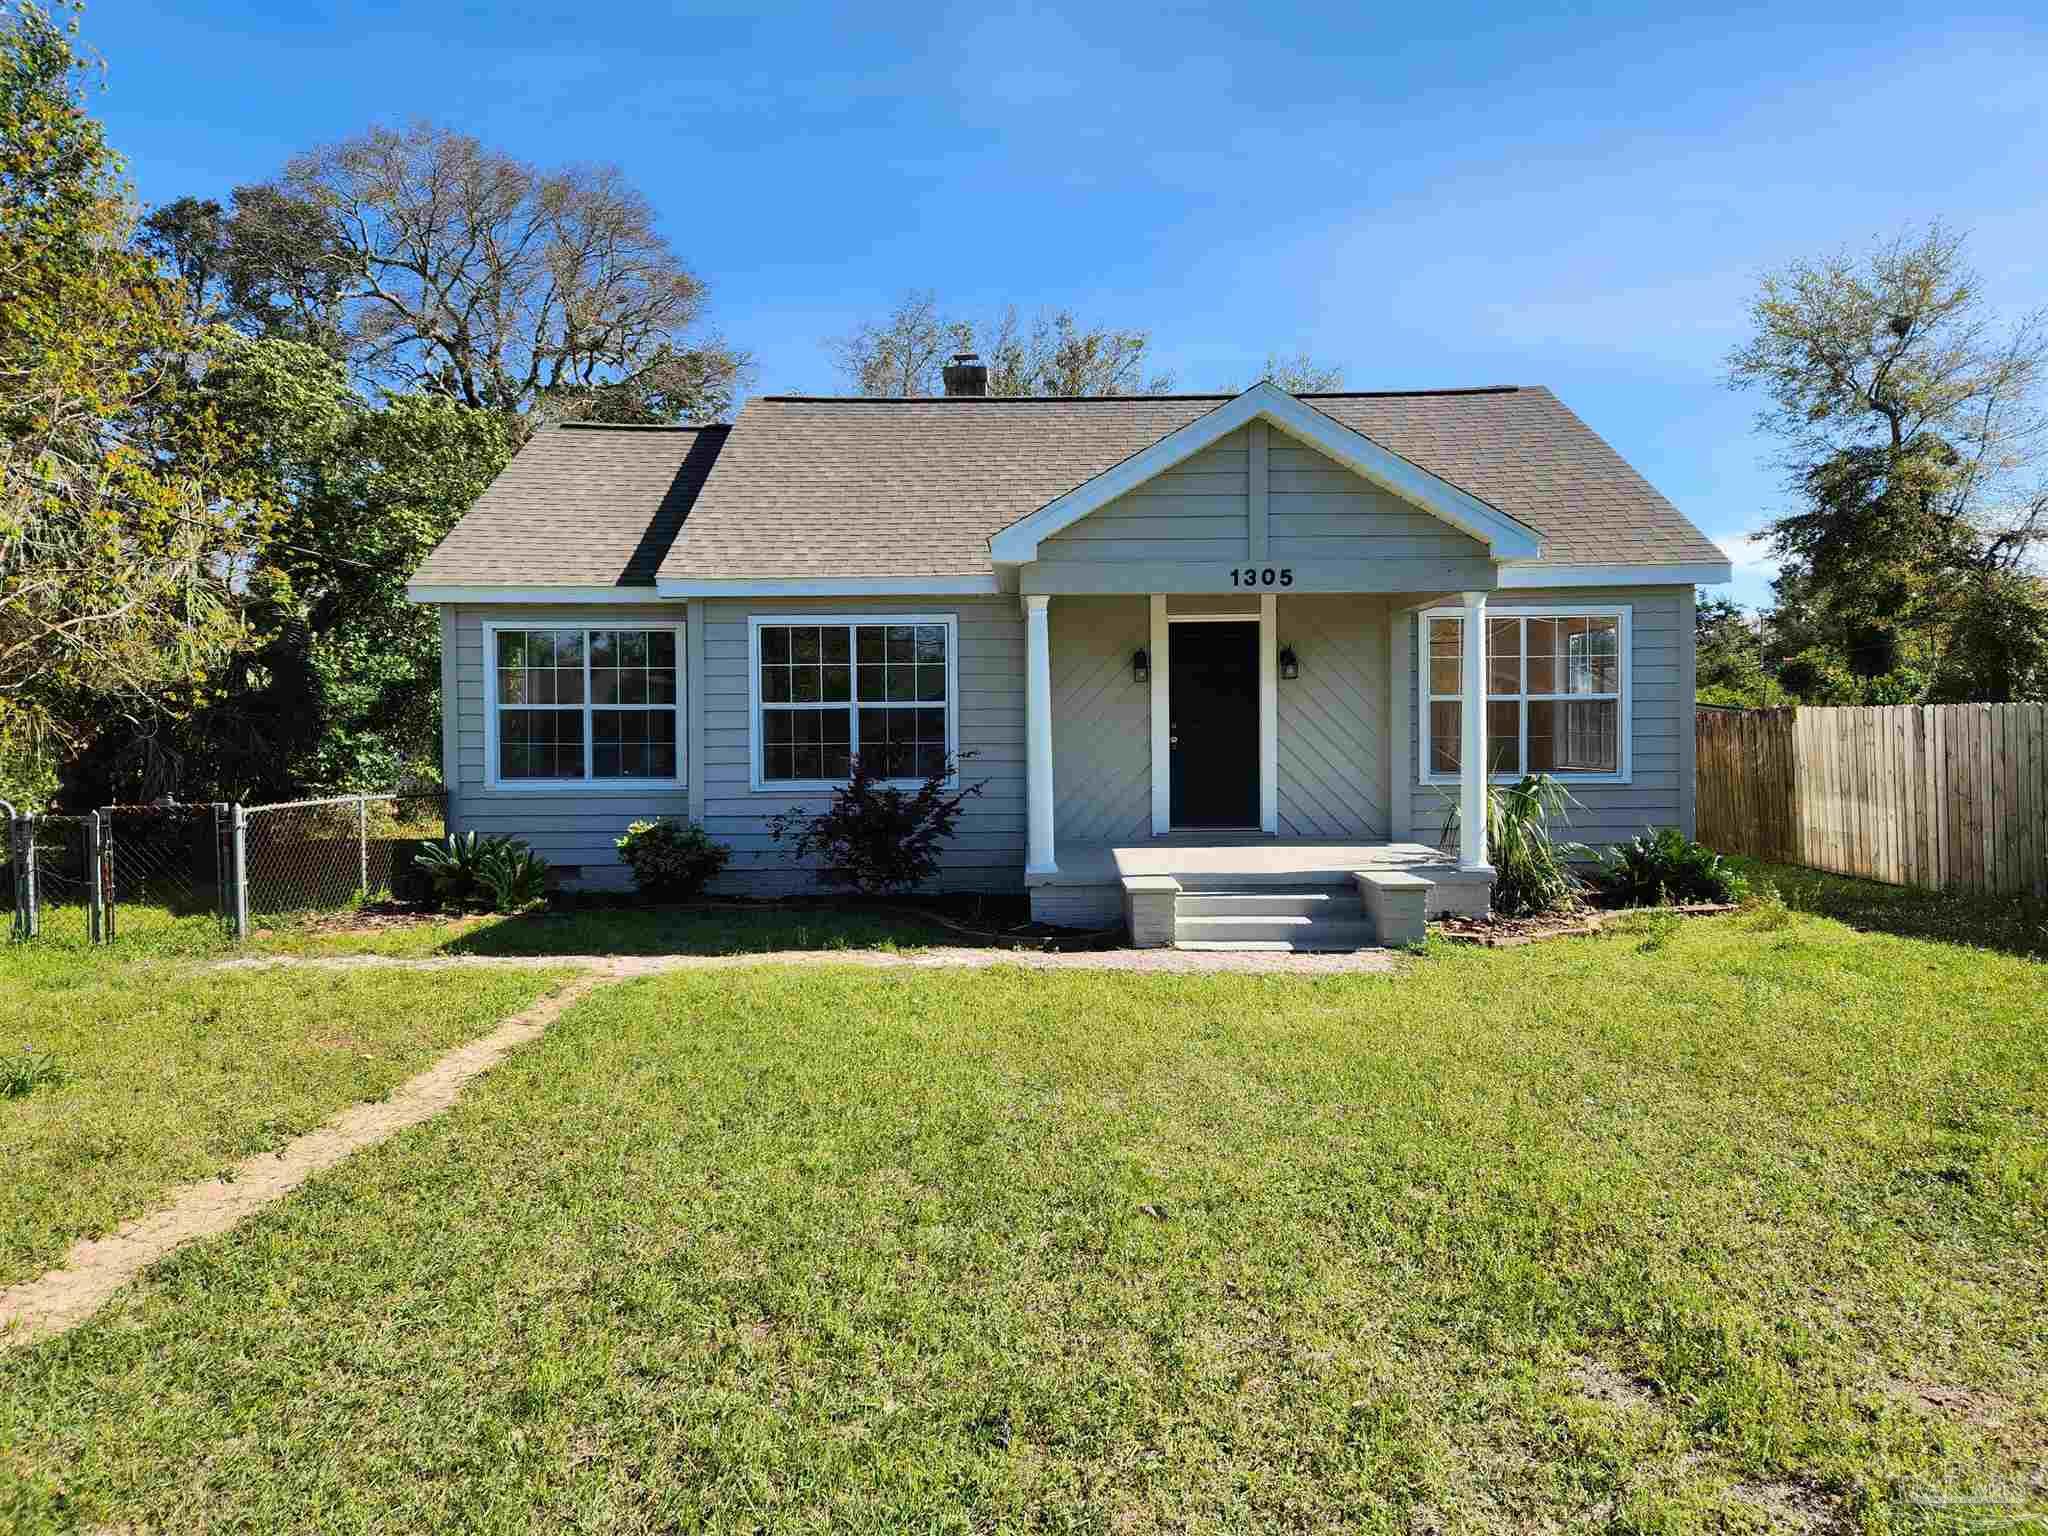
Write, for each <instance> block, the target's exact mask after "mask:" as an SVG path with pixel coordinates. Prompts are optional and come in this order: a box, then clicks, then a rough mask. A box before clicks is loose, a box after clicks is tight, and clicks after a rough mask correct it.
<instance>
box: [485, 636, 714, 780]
mask: <svg viewBox="0 0 2048 1536" xmlns="http://www.w3.org/2000/svg"><path fill="white" fill-rule="evenodd" d="M680 640H681V636H680V632H679V630H678V628H677V626H675V625H630V626H627V625H607V626H603V627H599V626H597V625H562V624H519V625H512V624H493V625H488V626H486V629H485V635H484V641H485V655H486V657H487V660H488V666H487V672H488V676H487V678H486V680H485V681H486V686H487V688H488V690H489V695H490V704H489V709H490V717H489V729H488V732H487V735H488V749H489V752H490V773H489V783H490V785H491V787H493V788H512V789H520V788H538V787H552V786H559V785H569V784H590V785H602V786H608V787H622V786H634V785H663V786H667V785H673V784H676V783H678V782H680V781H681V779H682V777H683V773H682V769H683V760H682V751H681V742H682V739H683V731H682V698H683V689H682V672H681V669H680V667H679V665H678V651H679V646H680Z"/></svg>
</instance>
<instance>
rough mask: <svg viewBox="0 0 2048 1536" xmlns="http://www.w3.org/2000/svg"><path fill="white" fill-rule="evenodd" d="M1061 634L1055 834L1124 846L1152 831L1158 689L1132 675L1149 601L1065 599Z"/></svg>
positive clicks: (1058, 838) (1053, 619)
mask: <svg viewBox="0 0 2048 1536" xmlns="http://www.w3.org/2000/svg"><path fill="white" fill-rule="evenodd" d="M1047 617H1048V628H1049V630H1050V632H1051V640H1052V719H1053V730H1052V754H1053V756H1052V762H1053V769H1052V776H1053V805H1054V814H1053V838H1054V847H1055V849H1056V850H1057V848H1058V847H1059V846H1060V845H1062V844H1066V843H1070V842H1081V843H1105V842H1123V841H1128V840H1130V839H1132V838H1142V837H1149V836H1151V834H1152V736H1151V729H1150V721H1151V716H1152V710H1151V703H1152V690H1151V689H1150V688H1149V687H1147V686H1144V685H1142V684H1139V683H1137V682H1134V681H1133V680H1132V677H1131V656H1132V653H1133V652H1135V651H1138V650H1141V649H1143V648H1145V647H1146V646H1147V645H1149V644H1150V636H1151V626H1152V609H1151V604H1150V602H1149V601H1148V600H1147V599H1145V598H1142V597H1059V598H1054V599H1053V602H1052V606H1051V608H1050V609H1049V610H1048V614H1047Z"/></svg>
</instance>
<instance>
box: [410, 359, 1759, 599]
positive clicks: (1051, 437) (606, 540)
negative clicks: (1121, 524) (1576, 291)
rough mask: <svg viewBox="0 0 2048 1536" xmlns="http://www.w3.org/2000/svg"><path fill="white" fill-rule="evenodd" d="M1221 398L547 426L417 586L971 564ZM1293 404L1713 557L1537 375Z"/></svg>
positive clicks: (1558, 557)
mask: <svg viewBox="0 0 2048 1536" xmlns="http://www.w3.org/2000/svg"><path fill="white" fill-rule="evenodd" d="M1228 398H1230V397H1228V396H1214V395H1202V396H1189V395H1181V396H1136V397H1115V398H1107V399H1086V400H1073V399H1033V400H1016V399H933V400H863V399H816V398H808V397H788V396H766V397H761V398H757V399H755V400H753V401H750V402H749V403H748V405H747V406H746V408H745V409H744V410H743V411H742V412H741V413H740V418H739V420H738V422H737V423H735V424H734V425H733V427H732V428H731V429H730V431H725V430H724V429H719V428H699V429H692V430H687V431H675V432H666V433H665V432H661V431H646V430H632V429H609V430H607V429H599V428H590V427H571V428H555V429H550V430H548V431H544V432H542V433H540V434H539V435H537V436H536V437H535V438H534V440H533V442H532V443H530V444H528V445H527V447H526V448H525V449H524V450H523V451H522V452H521V453H520V454H519V456H518V457H517V458H516V459H514V460H513V462H512V464H511V466H510V467H509V468H507V469H506V471H505V473H504V474H503V475H502V476H500V477H499V479H498V481H497V482H496V483H495V484H494V485H492V487H491V488H490V490H489V491H487V492H485V494H484V496H483V497H482V498H481V499H480V500H479V501H478V503H477V505H476V508H475V509H474V510H473V511H472V512H471V513H470V514H469V516H468V517H466V518H465V519H464V520H463V521H462V523H461V524H460V525H459V526H458V527H457V528H456V529H455V531H454V532H453V533H452V534H450V535H449V537H448V539H447V540H446V541H445V542H444V543H443V544H442V545H441V547H440V548H439V549H437V550H436V551H435V552H434V554H433V555H432V556H431V557H430V558H429V560H428V561H427V564H426V565H425V566H424V567H422V569H421V571H420V573H419V575H418V576H417V577H416V578H415V579H416V580H418V581H421V582H423V583H438V582H446V583H457V582H476V581H485V580H488V581H493V582H505V583H564V582H576V583H584V582H592V581H603V582H614V581H616V582H620V583H631V582H644V581H651V580H652V579H653V576H654V573H655V570H656V568H657V567H658V569H659V571H660V574H661V575H662V576H664V577H667V578H671V579H691V578H696V579H705V580H734V579H741V578H747V577H756V578H764V579H774V578H785V577H832V576H844V577H873V576H985V575H988V574H989V573H990V572H991V570H992V569H993V567H992V565H991V563H990V560H989V553H988V541H989V538H990V536H991V535H992V534H994V533H995V532H996V531H997V530H999V529H1001V528H1003V527H1005V526H1007V525H1008V524H1010V523H1013V522H1015V521H1016V520H1017V519H1018V518H1020V517H1023V516H1025V515H1027V514H1029V513H1031V512H1035V511H1036V510H1038V508H1040V507H1042V506H1044V505H1045V504H1046V503H1047V502H1049V501H1052V500H1054V499H1055V498H1057V497H1059V496H1062V495H1064V494H1066V493H1067V492H1068V491H1071V490H1073V489H1074V488H1075V487H1076V486H1078V485H1081V484H1083V483H1084V482H1086V481H1088V480H1091V479H1093V478H1094V477H1095V476H1097V475H1099V474H1101V473H1102V472H1103V471H1104V470H1106V469H1109V468H1110V467H1111V466H1113V465H1115V464H1117V463H1118V462H1120V461H1121V460H1123V459H1126V458H1128V457H1129V456H1130V455H1132V454H1134V453H1137V452H1139V451H1140V450H1142V449H1144V448H1147V447H1149V446H1150V445H1151V444H1153V443H1155V442H1157V441H1158V440H1159V439H1160V438H1162V437H1164V436H1166V434H1167V433H1169V432H1172V431H1174V430H1176V429H1177V428H1179V427H1182V426H1185V425H1187V423H1189V422H1191V421H1193V420H1195V419H1196V418H1198V417H1200V416H1203V415H1205V414H1207V413H1208V412H1209V411H1212V410H1214V409H1215V408H1216V407H1217V406H1219V405H1221V404H1222V403H1223V402H1224V401H1225V400H1226V399H1228ZM1301 398H1302V399H1303V401H1304V402H1305V403H1307V404H1308V405H1311V406H1313V407H1314V408H1315V409H1317V410H1319V411H1322V412H1324V413H1325V414H1327V415H1329V416H1330V417H1332V418H1334V419H1335V420H1337V421H1339V422H1341V423H1342V424H1344V425H1345V426H1347V427H1351V428H1354V429H1355V430H1357V431H1359V432H1362V433H1364V434H1365V435H1366V436H1368V437H1370V438H1372V439H1374V440H1375V441H1376V442H1378V443H1380V444H1381V445H1382V446H1383V447H1386V448H1389V449H1391V450H1393V451H1394V452H1395V453H1398V454H1400V455H1402V456H1403V457H1404V458H1407V459H1409V460H1411V461H1413V462H1414V463H1416V464H1419V465H1421V466H1422V467H1423V468H1425V469H1427V470H1429V471H1431V472H1432V473H1434V474H1436V475H1437V476H1439V477H1440V478H1442V479H1444V480H1448V481H1450V482H1451V483H1452V484H1454V485H1456V486H1458V487H1460V488H1461V489H1463V490H1465V491H1467V492H1469V493H1470V494H1472V495H1474V496H1477V497H1478V498H1479V499H1480V500H1482V501H1485V502H1487V503H1489V504H1491V505H1492V506H1494V507H1496V508H1497V509H1499V510H1500V511H1503V512H1505V513H1507V514H1508V515H1510V516H1511V517H1514V518H1516V519H1518V520H1520V521H1521V522H1524V523H1526V524H1528V525H1529V526H1530V527H1532V528H1534V529H1536V530H1537V531H1538V532H1539V533H1541V534H1542V535H1543V539H1544V553H1545V557H1546V558H1547V559H1549V560H1553V561H1559V562H1572V563H1602V564H1606V563H1614V564H1650V563H1663V562H1671V561H1706V560H1716V561H1718V560H1721V559H1724V558H1725V556H1724V555H1723V554H1722V553H1721V551H1720V550H1719V549H1717V548H1716V547H1715V546H1714V545H1713V544H1712V543H1711V542H1709V541H1708V539H1707V538H1706V537H1705V535H1703V534H1702V533H1700V532H1699V530H1698V529H1696V528H1695V527H1693V525H1692V524H1691V523H1689V522H1687V521H1686V520H1685V518H1684V516H1683V515H1682V514H1681V513H1680V512H1679V511H1678V509H1677V508H1676V507H1674V506H1672V505H1671V503H1670V502H1668V501H1666V500H1665V499H1664V497H1663V496H1661V495H1659V494H1658V492H1657V491H1656V489H1655V488H1654V487H1652V486H1651V485H1650V483H1649V482H1648V481H1647V480H1645V479H1643V477H1642V476H1641V475H1639V474H1637V473H1636V471H1635V470H1634V469H1632V468H1630V467H1629V465H1628V464H1627V463H1626V462H1625V461H1624V460H1623V459H1622V457H1621V456H1620V455H1619V454H1618V453H1616V452H1615V451H1614V450H1613V449H1612V448H1611V447H1609V446H1608V445H1607V444H1606V443H1605V442H1604V441H1602V440H1601V438H1600V437H1599V436H1598V435H1596V434H1595V433H1594V432H1593V431H1592V430H1591V429H1590V428H1589V427H1587V426H1586V424H1585V423H1584V422H1582V421H1581V420H1580V419H1579V418H1578V417H1577V416H1576V415H1574V414H1573V413H1572V412H1571V411H1570V410H1569V409H1567V408H1566V407H1565V405H1564V404H1563V402H1561V401H1560V400H1558V398H1557V397H1556V396H1555V395H1553V394H1551V393H1550V391H1549V390H1547V389H1542V388H1503V389H1483V390H1448V391H1434V392H1415V393H1405V394H1399V393H1388V394H1317V395H1304V396H1302V397H1301ZM692 495H694V497H695V502H694V505H692V504H691V501H690V498H691V496H692ZM686 512H687V517H686V518H685V517H684V513H686ZM679 522H680V526H681V532H680V534H679V535H678V534H677V533H676V528H677V525H678V523H679ZM599 572H602V574H598V573H599Z"/></svg>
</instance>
